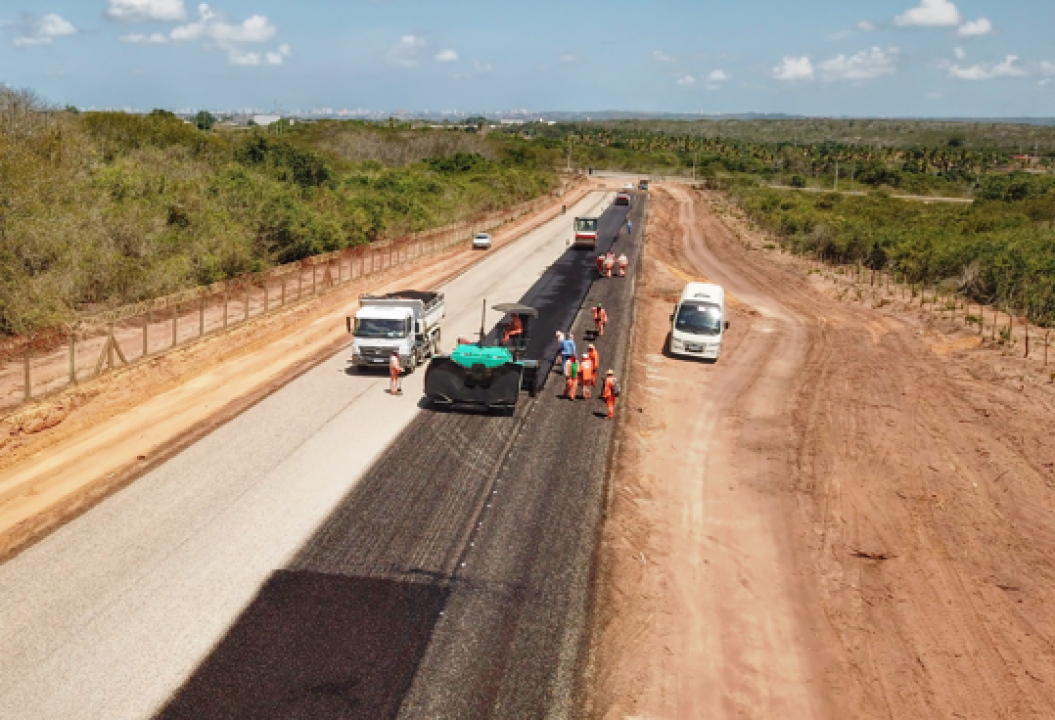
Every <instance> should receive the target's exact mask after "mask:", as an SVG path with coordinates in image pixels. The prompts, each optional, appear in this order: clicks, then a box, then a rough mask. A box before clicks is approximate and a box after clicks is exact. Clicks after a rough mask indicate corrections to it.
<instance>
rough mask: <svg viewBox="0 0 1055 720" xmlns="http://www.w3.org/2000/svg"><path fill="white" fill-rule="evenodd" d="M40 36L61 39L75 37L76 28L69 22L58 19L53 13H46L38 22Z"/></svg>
mask: <svg viewBox="0 0 1055 720" xmlns="http://www.w3.org/2000/svg"><path fill="white" fill-rule="evenodd" d="M40 34H41V35H46V36H47V37H61V36H63V35H76V34H77V28H75V27H74V26H73V23H71V22H70V21H69V20H66V19H64V18H62V17H59V16H58V15H56V14H55V13H48V14H47V15H45V16H44V18H43V19H42V20H41V21H40Z"/></svg>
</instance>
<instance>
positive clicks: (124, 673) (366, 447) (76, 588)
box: [0, 194, 611, 720]
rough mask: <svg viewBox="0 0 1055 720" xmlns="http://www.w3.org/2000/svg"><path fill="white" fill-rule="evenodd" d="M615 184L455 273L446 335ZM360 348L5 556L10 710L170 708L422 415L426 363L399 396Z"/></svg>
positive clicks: (551, 249) (468, 329) (504, 289)
mask: <svg viewBox="0 0 1055 720" xmlns="http://www.w3.org/2000/svg"><path fill="white" fill-rule="evenodd" d="M610 201H611V195H610V194H608V195H601V194H592V195H590V196H588V197H587V198H586V199H584V200H583V201H582V202H580V203H578V204H577V205H576V206H574V207H572V208H569V211H568V214H567V215H566V216H562V217H558V218H557V219H555V220H554V221H552V222H550V223H548V224H547V225H545V226H543V227H542V228H540V229H538V230H536V231H534V232H532V233H530V234H528V235H527V236H525V237H524V238H523V239H521V240H520V241H518V242H516V243H515V244H512V245H510V246H508V247H506V248H504V249H502V250H499V251H496V252H495V253H494V254H493V255H491V256H489V257H487V258H486V259H485V260H484V261H483V262H481V263H480V264H478V265H476V266H475V267H473V268H472V269H470V270H469V271H467V272H466V273H464V274H463V275H461V276H459V277H458V278H456V279H455V280H453V281H452V282H450V283H449V284H447V285H446V286H444V287H443V288H441V290H442V291H443V292H444V293H445V294H446V297H447V306H448V307H447V313H448V315H447V319H446V321H445V323H444V327H443V333H444V346H445V347H446V348H449V347H450V344H451V343H452V342H453V341H454V339H455V338H456V337H457V336H459V335H469V336H472V334H473V333H474V332H475V331H476V330H477V329H478V327H479V318H480V302H481V300H483V299H485V298H486V299H487V301H488V302H489V303H498V302H508V301H514V300H517V299H519V298H520V297H521V296H522V295H523V294H524V293H525V292H526V291H527V290H528V288H530V287H531V286H532V285H533V284H534V283H535V281H536V280H538V278H539V277H540V276H541V275H542V274H543V273H544V272H545V271H546V270H547V268H549V266H550V265H551V264H552V263H554V262H555V261H556V260H557V259H558V258H559V257H560V256H561V255H562V254H563V253H564V252H565V250H566V248H567V241H568V240H569V238H570V236H571V221H572V218H574V217H575V216H576V215H594V214H600V213H601V211H602V210H603V209H604V208H606V207H607V206H608V205H609V204H610ZM492 315H493V314H492ZM496 319H497V318H496V317H492V318H489V320H490V321H491V322H494V320H496ZM346 360H347V353H346V352H345V353H341V354H339V355H338V356H335V357H333V358H330V359H329V360H328V361H326V362H324V363H322V364H320V365H319V366H317V367H315V368H314V369H312V370H311V371H309V372H307V373H305V374H304V375H303V376H301V377H300V378H298V379H297V380H295V381H294V382H292V383H290V384H289V385H287V386H286V387H285V388H283V389H281V390H279V391H278V392H276V393H275V394H273V395H272V396H270V397H269V398H267V399H266V400H264V401H263V402H261V403H260V404H259V405H257V406H256V407H254V408H253V409H251V410H249V411H247V412H246V413H244V414H243V415H241V416H240V417H238V418H236V419H235V420H233V421H232V422H230V423H228V424H227V425H225V426H224V427H222V428H220V429H218V430H217V431H216V432H214V433H212V434H211V435H209V436H208V437H206V438H204V439H203V440H202V441H200V442H198V443H197V444H195V445H193V446H191V447H189V448H188V449H187V450H185V451H184V452H182V453H180V454H179V455H178V456H176V457H175V458H173V459H172V460H171V461H170V462H168V463H166V464H164V465H163V466H161V467H159V468H157V469H155V470H153V471H152V472H150V473H149V474H147V475H146V476H144V477H143V478H141V479H140V480H138V481H137V482H136V483H134V484H133V485H131V486H130V487H128V488H127V489H125V490H124V491H122V492H120V493H118V494H117V495H115V496H113V497H111V498H109V499H108V500H106V501H105V502H103V503H101V504H100V505H98V506H97V507H95V508H94V509H92V510H91V511H90V512H88V513H87V514H85V515H84V516H82V517H80V518H78V519H77V520H75V521H73V522H72V523H70V524H69V525H67V526H66V527H64V528H62V529H60V530H59V531H57V532H55V533H54V534H52V535H51V536H49V537H48V538H46V539H45V540H43V541H42V542H40V543H39V544H37V545H35V546H34V547H31V548H30V549H28V550H26V551H25V552H24V553H22V554H21V555H19V556H17V557H16V558H14V559H12V560H11V561H9V562H8V563H6V564H5V565H3V566H0V717H3V718H12V719H14V718H27V719H30V718H32V719H33V720H39V719H43V718H62V719H64V720H67V719H73V718H107V719H108V720H109V719H117V718H145V717H151V716H153V715H156V714H158V713H159V712H161V711H162V709H163V708H164V707H165V706H166V704H167V703H168V702H169V701H170V699H171V698H172V697H173V695H174V694H175V693H176V691H177V690H178V689H179V688H180V687H181V686H182V685H183V684H184V683H185V682H187V680H188V678H189V677H191V675H192V673H194V672H195V670H196V668H198V667H199V666H200V665H201V663H202V662H203V661H204V660H205V659H206V658H207V657H209V656H210V653H212V652H213V651H214V650H215V648H216V647H217V645H218V644H220V643H221V641H222V639H223V638H224V637H225V636H226V635H227V634H228V633H229V631H230V629H231V626H232V624H233V623H235V622H236V620H237V619H238V618H239V617H240V616H242V614H243V612H244V611H245V610H246V609H247V608H248V607H249V606H250V605H251V603H252V602H253V600H254V598H256V597H257V596H258V594H259V593H260V591H261V588H262V587H263V586H264V585H265V583H267V582H269V578H270V579H271V580H272V581H273V580H274V579H273V578H272V575H273V573H274V572H275V569H276V568H283V567H293V566H294V561H295V560H296V559H297V557H298V553H301V552H302V551H303V548H304V546H305V544H306V543H307V542H308V540H309V539H310V538H311V537H313V536H314V535H315V534H316V533H317V532H318V531H319V529H320V526H321V525H322V524H323V523H324V522H325V521H326V520H327V518H329V517H330V516H331V515H332V513H333V511H334V509H335V508H336V507H338V506H339V505H340V503H341V502H342V500H343V499H344V498H346V496H348V494H349V493H350V492H351V491H352V490H353V488H355V487H356V486H357V484H358V483H359V481H360V478H361V477H362V475H363V473H364V471H365V470H367V469H368V468H369V467H370V466H371V465H372V464H373V463H374V461H375V460H376V459H377V458H378V457H379V456H380V455H381V453H382V452H383V451H384V450H385V448H386V447H387V446H388V445H389V444H390V443H391V442H392V441H393V440H394V439H395V438H396V437H398V436H399V435H400V433H401V432H402V431H403V430H404V429H405V428H406V427H407V426H408V424H409V423H411V422H412V421H413V420H414V419H415V417H416V416H418V415H419V409H418V398H419V397H420V396H421V383H422V379H423V375H424V373H423V372H422V371H420V370H419V371H418V372H417V373H415V374H413V375H411V376H409V377H407V378H405V379H404V381H403V388H404V392H405V396H404V397H402V398H393V397H390V396H389V395H388V394H387V392H385V390H386V388H387V385H388V379H387V376H386V375H384V374H376V375H363V374H358V373H349V372H347V371H346ZM372 591H374V590H373V589H372V590H371V592H372ZM377 592H383V590H377ZM364 620H365V618H364Z"/></svg>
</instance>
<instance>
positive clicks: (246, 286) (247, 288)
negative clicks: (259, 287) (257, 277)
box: [242, 283, 251, 322]
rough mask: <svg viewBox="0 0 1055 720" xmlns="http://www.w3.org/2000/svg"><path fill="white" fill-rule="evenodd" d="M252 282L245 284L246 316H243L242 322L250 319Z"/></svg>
mask: <svg viewBox="0 0 1055 720" xmlns="http://www.w3.org/2000/svg"><path fill="white" fill-rule="evenodd" d="M250 287H251V286H250V283H246V284H245V317H243V318H242V322H246V321H247V320H249V290H250Z"/></svg>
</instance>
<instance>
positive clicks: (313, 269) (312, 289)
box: [311, 260, 319, 297]
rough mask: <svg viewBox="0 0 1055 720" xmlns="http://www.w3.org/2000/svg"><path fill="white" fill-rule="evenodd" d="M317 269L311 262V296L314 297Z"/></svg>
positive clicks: (313, 262)
mask: <svg viewBox="0 0 1055 720" xmlns="http://www.w3.org/2000/svg"><path fill="white" fill-rule="evenodd" d="M318 274H319V273H318V268H317V267H316V266H315V261H314V260H312V262H311V296H312V297H315V292H316V287H317V282H318V278H317V276H318Z"/></svg>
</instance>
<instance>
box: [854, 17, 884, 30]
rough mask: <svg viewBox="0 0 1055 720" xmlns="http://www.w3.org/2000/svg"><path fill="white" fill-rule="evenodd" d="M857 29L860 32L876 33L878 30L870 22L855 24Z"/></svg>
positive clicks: (876, 26) (863, 21) (877, 27)
mask: <svg viewBox="0 0 1055 720" xmlns="http://www.w3.org/2000/svg"><path fill="white" fill-rule="evenodd" d="M857 29H858V30H860V31H861V32H876V31H877V30H879V26H878V25H876V24H875V23H874V22H872V21H871V20H862V21H861V22H859V23H857Z"/></svg>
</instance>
